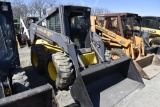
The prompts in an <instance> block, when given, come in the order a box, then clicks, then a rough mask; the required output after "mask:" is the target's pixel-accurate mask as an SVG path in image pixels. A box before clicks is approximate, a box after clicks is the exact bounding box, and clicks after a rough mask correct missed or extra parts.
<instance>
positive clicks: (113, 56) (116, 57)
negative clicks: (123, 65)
mask: <svg viewBox="0 0 160 107" xmlns="http://www.w3.org/2000/svg"><path fill="white" fill-rule="evenodd" d="M119 58H120V56H119V55H117V54H112V59H113V60H115V59H119Z"/></svg>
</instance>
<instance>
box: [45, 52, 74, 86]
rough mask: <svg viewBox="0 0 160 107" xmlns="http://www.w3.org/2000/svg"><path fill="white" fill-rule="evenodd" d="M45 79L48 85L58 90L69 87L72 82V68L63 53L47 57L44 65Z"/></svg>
mask: <svg viewBox="0 0 160 107" xmlns="http://www.w3.org/2000/svg"><path fill="white" fill-rule="evenodd" d="M45 67H46V68H45V73H46V77H47V79H48V81H49V83H50V84H52V85H53V86H56V88H58V89H64V88H67V87H69V86H70V85H71V84H72V83H73V80H74V77H75V75H74V73H75V72H74V67H73V63H72V61H71V59H70V58H69V56H67V55H66V54H64V53H61V52H57V53H53V54H52V55H50V56H48V58H47V60H46V64H45Z"/></svg>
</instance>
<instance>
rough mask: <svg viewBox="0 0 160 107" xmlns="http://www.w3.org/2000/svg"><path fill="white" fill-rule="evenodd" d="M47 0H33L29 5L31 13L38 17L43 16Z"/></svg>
mask: <svg viewBox="0 0 160 107" xmlns="http://www.w3.org/2000/svg"><path fill="white" fill-rule="evenodd" d="M46 4H47V2H46V1H45V0H32V2H31V3H30V4H29V6H28V7H30V9H31V10H30V11H29V12H30V14H32V15H34V16H38V17H42V16H43V9H44V8H45V6H46Z"/></svg>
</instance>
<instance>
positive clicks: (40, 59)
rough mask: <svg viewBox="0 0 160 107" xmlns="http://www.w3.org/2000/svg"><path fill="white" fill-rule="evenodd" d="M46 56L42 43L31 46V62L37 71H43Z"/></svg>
mask: <svg viewBox="0 0 160 107" xmlns="http://www.w3.org/2000/svg"><path fill="white" fill-rule="evenodd" d="M46 57H47V52H46V50H45V47H44V46H43V45H41V44H38V45H33V46H32V47H31V63H32V66H33V69H34V70H35V71H37V72H38V73H42V72H44V70H45V58H46Z"/></svg>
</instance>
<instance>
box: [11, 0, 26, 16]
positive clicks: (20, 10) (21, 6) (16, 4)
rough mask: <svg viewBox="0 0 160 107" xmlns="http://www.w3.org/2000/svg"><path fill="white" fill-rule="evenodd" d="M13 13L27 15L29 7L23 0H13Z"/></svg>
mask: <svg viewBox="0 0 160 107" xmlns="http://www.w3.org/2000/svg"><path fill="white" fill-rule="evenodd" d="M12 10H13V15H14V16H16V17H25V16H26V15H27V13H28V12H27V11H28V8H27V6H26V4H25V3H24V2H23V0H13V2H12Z"/></svg>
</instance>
